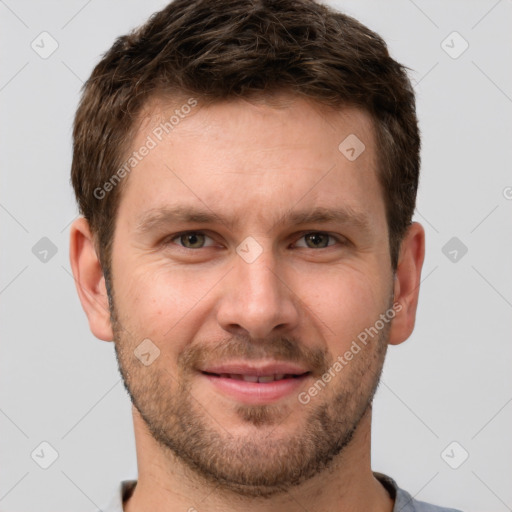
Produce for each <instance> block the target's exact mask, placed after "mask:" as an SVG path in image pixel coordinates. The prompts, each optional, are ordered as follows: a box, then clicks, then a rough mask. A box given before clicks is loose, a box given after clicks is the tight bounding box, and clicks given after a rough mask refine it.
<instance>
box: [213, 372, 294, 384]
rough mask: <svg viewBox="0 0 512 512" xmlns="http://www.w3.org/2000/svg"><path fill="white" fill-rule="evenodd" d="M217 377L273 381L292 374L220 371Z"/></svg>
mask: <svg viewBox="0 0 512 512" xmlns="http://www.w3.org/2000/svg"><path fill="white" fill-rule="evenodd" d="M219 377H223V378H225V379H235V380H243V381H245V382H274V381H275V380H283V379H291V378H292V377H294V375H292V374H289V373H276V374H274V375H259V376H258V375H241V374H239V373H221V374H220V375H219Z"/></svg>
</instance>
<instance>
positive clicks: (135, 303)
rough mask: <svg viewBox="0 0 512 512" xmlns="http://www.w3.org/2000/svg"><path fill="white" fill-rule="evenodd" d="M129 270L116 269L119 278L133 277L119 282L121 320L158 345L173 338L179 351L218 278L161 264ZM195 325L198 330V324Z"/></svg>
mask: <svg viewBox="0 0 512 512" xmlns="http://www.w3.org/2000/svg"><path fill="white" fill-rule="evenodd" d="M128 267H129V265H127V264H125V265H124V266H123V265H122V264H121V265H119V267H118V268H117V270H118V275H124V276H130V278H129V279H124V280H121V279H119V280H118V283H119V285H118V286H116V288H115V292H116V307H117V309H118V313H119V314H120V317H121V318H124V320H125V322H126V325H127V326H130V328H131V329H130V330H131V331H132V332H134V333H137V336H138V337H140V336H142V337H148V338H150V339H152V340H154V341H155V342H157V343H158V342H159V341H164V340H168V339H169V338H172V339H173V346H174V345H175V344H176V348H179V347H178V345H179V339H181V338H185V337H186V335H187V333H185V332H184V331H185V330H186V328H187V326H188V325H189V324H190V323H191V320H192V319H197V315H198V314H199V312H200V311H201V310H202V309H201V307H200V306H201V304H202V302H203V300H204V299H205V297H206V295H207V294H208V291H209V290H210V289H211V288H213V287H214V285H215V283H216V281H218V276H217V275H211V273H206V272H204V271H203V272H200V271H199V269H198V271H197V272H190V271H187V272H185V271H184V270H183V269H180V268H177V267H174V268H173V267H170V266H167V265H161V264H158V265H157V264H151V263H149V264H145V265H140V266H138V267H136V266H135V265H133V266H130V268H128ZM120 281H121V283H120ZM192 324H194V322H192ZM195 325H196V328H197V322H195ZM178 334H179V336H178ZM175 342H176V343H175ZM184 343H185V341H184Z"/></svg>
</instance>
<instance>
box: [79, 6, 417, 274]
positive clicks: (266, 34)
mask: <svg viewBox="0 0 512 512" xmlns="http://www.w3.org/2000/svg"><path fill="white" fill-rule="evenodd" d="M276 92H289V93H291V94H294V95H298V96H301V97H306V98H308V99H312V100H315V101H317V102H319V103H321V104H324V105H327V106H331V107H333V108H336V109H341V108H343V107H344V106H353V107H357V108H361V109H363V110H364V111H366V112H368V113H369V114H370V115H371V117H372V119H373V122H374V128H375V130H374V131H375V135H376V145H377V148H378V155H377V159H378V169H377V173H378V178H379V181H380V184H381V187H382V190H383V193H384V201H385V205H386V215H387V222H388V227H389V244H390V253H391V262H392V265H393V268H394V269H396V264H397V261H398V255H399V249H400V243H401V241H402V239H403V236H404V234H405V232H406V230H407V228H408V226H409V225H410V223H411V219H412V215H413V212H414V208H415V202H416V192H417V187H418V177H419V166H420V156H419V151H420V137H419V130H418V123H417V118H416V112H415V99H414V92H413V89H412V86H411V83H410V81H409V79H408V77H407V74H406V68H405V67H404V66H402V65H400V64H399V63H398V62H396V61H395V60H393V59H392V58H391V57H390V55H389V52H388V49H387V46H386V44H385V42H384V41H383V40H382V38H381V37H380V36H378V35H377V34H375V33H374V32H372V31H371V30H369V29H368V28H367V27H365V26H364V25H362V24H361V23H359V22H358V21H357V20H355V19H353V18H351V17H349V16H346V15H345V14H342V13H340V12H338V11H335V10H333V9H331V8H329V7H327V6H325V5H322V4H319V3H317V2H315V1H314V0H175V1H174V2H172V3H171V4H169V5H168V6H167V7H165V8H164V9H163V10H161V11H159V12H157V13H155V14H153V15H152V16H151V17H150V18H149V20H148V21H147V22H146V23H145V24H144V25H143V26H141V27H140V28H138V29H136V30H134V31H133V32H131V33H129V34H127V35H124V36H122V37H119V38H118V39H117V40H116V41H115V43H114V44H113V46H112V47H111V48H110V50H108V51H107V52H106V53H105V55H104V56H103V58H102V59H101V61H100V62H99V63H98V64H97V66H96V67H95V68H94V71H93V72H92V74H91V76H90V78H89V79H88V80H87V82H86V83H85V85H84V88H83V93H82V98H81V101H80V105H79V107H78V110H77V113H76V117H75V123H74V130H73V140H74V144H73V163H72V170H71V176H72V184H73V187H74V190H75V194H76V198H77V201H78V204H79V208H80V212H81V213H82V214H83V215H84V217H85V218H86V219H87V220H88V221H89V223H90V226H91V229H92V231H93V233H94V235H95V238H96V241H97V247H98V251H99V257H100V261H101V264H102V267H103V270H104V272H106V273H107V274H109V273H110V272H109V271H110V257H111V243H112V239H113V235H114V229H115V219H116V212H117V209H118V205H119V201H120V197H121V191H122V186H117V187H113V189H112V190H111V191H109V193H108V197H105V198H98V197H97V194H96V193H95V190H97V189H98V187H102V185H103V184H105V183H106V182H107V181H108V180H109V179H110V178H111V177H112V176H113V175H114V174H115V172H116V170H117V169H119V166H120V165H122V162H123V156H124V154H125V153H126V151H127V150H128V148H129V144H130V141H131V140H132V137H133V136H134V132H135V125H136V123H135V120H136V118H137V115H138V114H140V112H141V109H142V107H143V106H144V104H145V103H146V102H147V101H148V99H149V98H152V97H155V96H157V95H160V94H162V95H165V96H166V97H170V98H173V97H175V98H183V97H187V96H191V97H195V98H198V99H199V100H203V101H205V102H208V103H211V102H220V101H225V100H230V99H237V98H249V97H251V96H255V95H262V96H266V95H271V94H273V93H276ZM340 142H341V141H340ZM121 185H122V184H121ZM106 277H107V276H106Z"/></svg>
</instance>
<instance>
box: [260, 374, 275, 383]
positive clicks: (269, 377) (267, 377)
mask: <svg viewBox="0 0 512 512" xmlns="http://www.w3.org/2000/svg"><path fill="white" fill-rule="evenodd" d="M274 377H275V376H274V375H260V376H259V377H258V382H273V381H274V380H275V378H274Z"/></svg>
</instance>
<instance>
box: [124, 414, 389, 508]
mask: <svg viewBox="0 0 512 512" xmlns="http://www.w3.org/2000/svg"><path fill="white" fill-rule="evenodd" d="M133 417H134V427H135V439H136V446H137V462H138V470H139V471H138V472H139V478H138V482H137V486H136V488H135V491H134V492H133V495H132V496H131V498H130V499H129V500H128V501H127V502H125V505H124V510H125V512H146V511H147V512H150V511H151V512H155V511H158V512H160V511H161V512H164V511H165V512H175V511H176V512H177V511H181V512H182V511H184V510H186V511H190V512H194V511H196V512H197V511H198V510H200V511H201V512H209V511H214V510H223V511H225V512H235V511H239V510H242V509H243V510H244V511H246V512H263V511H265V512H291V511H296V510H297V508H302V509H305V510H343V511H350V512H359V511H361V512H363V511H366V510H373V511H375V512H391V511H392V509H393V501H392V499H391V498H390V496H389V494H388V493H387V491H386V490H385V489H384V487H383V486H382V485H381V484H380V483H379V482H378V480H376V479H375V477H374V476H373V473H372V471H371V465H370V448H371V409H370V408H369V409H368V411H367V413H366V414H365V416H364V417H363V418H362V420H361V422H360V423H359V425H358V428H357V430H356V432H355V434H354V437H353V438H352V440H351V442H350V443H349V444H348V445H347V446H346V447H345V449H344V450H343V452H342V453H341V454H340V455H339V456H338V457H337V458H336V459H335V460H334V461H333V463H332V464H331V465H330V466H329V467H328V468H327V469H325V470H324V471H323V472H322V473H319V474H317V475H316V476H314V477H313V478H311V479H309V480H307V481H306V482H303V483H302V484H300V485H298V486H296V487H293V488H291V489H289V490H288V491H286V492H283V493H281V494H276V495H273V496H272V497H270V498H247V497H241V496H239V495H237V494H234V493H233V492H231V491H225V490H223V489H222V488H221V487H220V486H218V485H217V486H215V485H212V484H211V483H210V482H208V481H205V480H204V479H202V477H200V476H198V475H197V474H195V473H194V472H193V471H192V470H191V469H190V468H189V467H188V466H186V465H185V464H184V463H183V462H182V461H181V460H179V459H177V458H176V457H175V456H174V455H173V454H171V453H170V452H169V451H168V450H164V448H162V447H161V446H160V445H159V444H158V443H157V442H156V441H155V440H154V439H153V437H152V436H151V434H150V433H149V432H148V430H147V428H146V425H145V423H144V421H143V420H142V418H141V417H140V415H139V414H138V412H137V411H136V409H135V408H134V409H133ZM298 505H299V507H298Z"/></svg>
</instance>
